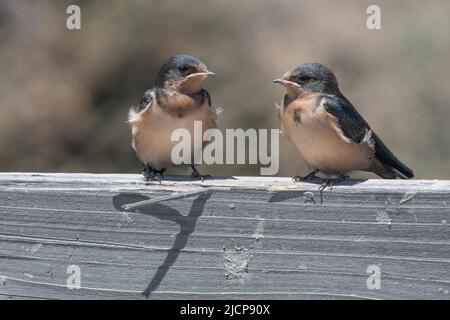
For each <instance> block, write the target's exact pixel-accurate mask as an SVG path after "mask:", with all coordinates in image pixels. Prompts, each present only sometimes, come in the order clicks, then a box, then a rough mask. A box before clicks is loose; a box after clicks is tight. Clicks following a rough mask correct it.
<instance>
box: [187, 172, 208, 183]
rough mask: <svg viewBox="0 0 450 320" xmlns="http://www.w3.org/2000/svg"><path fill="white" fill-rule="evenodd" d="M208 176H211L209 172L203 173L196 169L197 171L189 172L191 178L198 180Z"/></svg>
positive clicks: (203, 179)
mask: <svg viewBox="0 0 450 320" xmlns="http://www.w3.org/2000/svg"><path fill="white" fill-rule="evenodd" d="M208 178H211V175H209V174H205V175H203V174H200V173H199V172H198V171H197V172H195V171H194V172H192V174H191V179H200V180H202V182H203V181H205V179H208Z"/></svg>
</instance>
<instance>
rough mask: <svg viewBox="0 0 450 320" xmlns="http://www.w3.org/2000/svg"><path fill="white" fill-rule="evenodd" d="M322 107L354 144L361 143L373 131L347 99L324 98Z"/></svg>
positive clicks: (336, 97) (337, 97)
mask: <svg viewBox="0 0 450 320" xmlns="http://www.w3.org/2000/svg"><path fill="white" fill-rule="evenodd" d="M321 103H322V106H323V107H324V109H325V111H327V112H328V113H330V114H331V115H332V116H334V117H335V118H336V121H337V123H338V125H339V127H340V128H341V130H342V133H343V134H344V136H345V137H346V138H347V139H348V140H350V141H351V142H354V143H360V142H361V141H362V140H363V139H364V137H365V136H366V135H367V133H368V132H369V131H370V130H371V129H370V126H369V125H368V124H367V122H366V121H365V120H364V118H363V117H362V116H361V115H360V114H359V112H358V111H357V110H356V108H355V107H354V106H353V105H352V104H351V103H350V101H348V100H347V99H345V98H343V97H339V96H324V97H323V98H322V102H321Z"/></svg>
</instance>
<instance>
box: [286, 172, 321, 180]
mask: <svg viewBox="0 0 450 320" xmlns="http://www.w3.org/2000/svg"><path fill="white" fill-rule="evenodd" d="M316 173H317V171H316V170H315V171H313V172H310V173H308V174H307V175H306V176H303V177H302V176H294V177H292V181H293V182H300V181H312V180H315V179H317V178H318V177H317V176H316Z"/></svg>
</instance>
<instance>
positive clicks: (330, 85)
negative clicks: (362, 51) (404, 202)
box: [274, 63, 414, 182]
mask: <svg viewBox="0 0 450 320" xmlns="http://www.w3.org/2000/svg"><path fill="white" fill-rule="evenodd" d="M274 82H275V83H279V84H281V85H283V86H284V87H285V89H286V91H287V93H286V95H285V96H284V99H283V101H282V103H281V106H279V108H278V110H279V111H278V112H279V118H280V121H281V130H282V131H284V132H286V133H287V134H288V136H289V137H290V139H291V140H292V142H293V143H294V144H295V146H296V147H297V149H298V150H299V151H300V153H301V155H302V156H303V158H304V159H305V161H306V163H307V164H308V165H309V167H310V168H311V169H312V172H311V173H309V174H308V175H306V176H304V177H300V176H295V177H294V178H293V179H294V181H296V182H298V181H306V180H313V179H315V178H316V174H317V173H318V172H322V173H324V174H326V175H327V176H329V175H332V176H337V177H338V179H339V180H340V179H345V178H348V176H347V174H348V173H350V172H352V171H357V170H361V171H370V172H374V173H375V174H377V175H379V176H380V177H382V178H385V179H395V178H401V179H406V178H412V177H414V173H413V171H412V170H411V169H410V168H408V167H407V166H406V165H404V164H403V163H402V162H401V161H400V160H399V159H397V157H396V156H394V154H393V153H392V152H391V151H390V150H389V149H388V147H387V146H386V145H385V144H384V143H383V141H381V139H380V138H379V137H378V135H377V134H376V133H375V132H374V131H373V130H372V129H371V128H370V126H369V125H368V124H367V122H366V121H365V120H364V118H363V117H362V116H361V115H360V114H359V113H358V111H357V110H356V108H355V107H354V106H353V105H352V103H351V102H350V101H349V100H348V99H347V98H346V97H345V96H344V95H343V94H342V93H341V91H340V90H339V87H338V83H337V79H336V76H335V75H334V74H333V72H332V71H331V70H330V69H328V68H327V67H325V66H323V65H321V64H319V63H306V64H302V65H299V66H298V67H296V68H295V69H293V70H292V71H289V72H287V73H286V74H285V75H284V76H283V77H282V78H281V79H276V80H274Z"/></svg>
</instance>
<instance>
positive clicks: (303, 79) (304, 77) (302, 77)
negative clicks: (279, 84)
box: [298, 76, 311, 82]
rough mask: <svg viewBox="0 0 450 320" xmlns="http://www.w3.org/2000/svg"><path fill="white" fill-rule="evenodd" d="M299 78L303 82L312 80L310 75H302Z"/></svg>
mask: <svg viewBox="0 0 450 320" xmlns="http://www.w3.org/2000/svg"><path fill="white" fill-rule="evenodd" d="M298 80H300V81H301V82H306V81H309V80H311V77H309V76H301V77H299V78H298Z"/></svg>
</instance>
